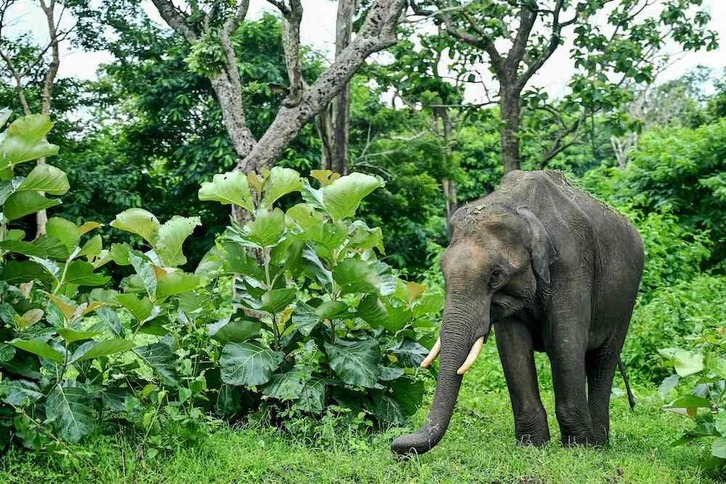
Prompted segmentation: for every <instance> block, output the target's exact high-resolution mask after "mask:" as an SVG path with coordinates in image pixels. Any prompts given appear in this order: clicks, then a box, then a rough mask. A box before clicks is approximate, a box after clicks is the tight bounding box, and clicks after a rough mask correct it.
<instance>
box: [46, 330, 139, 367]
mask: <svg viewBox="0 0 726 484" xmlns="http://www.w3.org/2000/svg"><path fill="white" fill-rule="evenodd" d="M59 332H60V331H59ZM134 346H135V345H134V342H133V341H130V340H127V339H107V340H104V341H88V342H86V343H83V344H82V345H81V346H79V347H78V349H77V350H76V351H75V353H73V358H72V360H71V361H72V362H76V361H83V360H92V359H94V358H100V357H102V356H109V355H113V354H115V353H121V352H123V351H128V350H130V349H133V347H134Z"/></svg>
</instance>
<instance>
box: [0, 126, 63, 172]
mask: <svg viewBox="0 0 726 484" xmlns="http://www.w3.org/2000/svg"><path fill="white" fill-rule="evenodd" d="M52 127H53V123H52V122H51V121H50V118H49V117H48V116H46V115H42V114H33V115H30V116H25V117H22V118H19V119H16V120H15V121H13V123H12V124H11V125H10V126H8V129H7V131H6V132H5V137H4V138H2V140H1V141H0V170H5V169H7V168H12V167H13V166H15V165H17V164H18V163H23V162H26V161H31V160H36V159H38V158H42V157H44V156H52V155H54V154H56V153H58V146H56V145H52V144H50V143H48V141H47V140H46V139H45V135H46V134H47V133H48V131H50V129H51V128H52Z"/></svg>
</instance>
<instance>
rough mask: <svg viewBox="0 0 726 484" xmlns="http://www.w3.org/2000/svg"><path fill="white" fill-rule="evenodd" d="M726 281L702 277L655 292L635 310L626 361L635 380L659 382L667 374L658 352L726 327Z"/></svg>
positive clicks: (624, 359)
mask: <svg viewBox="0 0 726 484" xmlns="http://www.w3.org/2000/svg"><path fill="white" fill-rule="evenodd" d="M723 314H726V278H724V277H723V276H708V275H701V276H697V277H695V278H694V279H693V280H692V281H690V282H686V281H683V282H680V283H678V284H676V285H674V286H672V287H664V288H661V289H658V290H656V291H654V292H653V294H652V295H651V297H650V299H649V301H648V302H646V303H642V301H641V303H639V304H638V306H637V307H636V308H635V312H634V314H633V320H632V323H631V327H630V331H629V333H628V337H627V339H626V341H625V348H624V350H623V355H622V358H623V362H624V363H625V366H626V367H627V368H628V371H629V372H630V373H631V375H632V376H633V378H635V379H636V380H641V381H647V382H652V383H656V384H658V383H660V382H661V380H662V379H663V378H664V377H666V376H667V375H668V370H667V369H664V368H663V367H662V365H661V364H660V363H661V358H660V355H659V353H658V350H659V349H661V348H665V347H671V346H673V347H686V346H689V345H690V342H691V341H692V340H693V338H695V337H697V336H698V335H701V334H704V333H705V332H707V331H712V330H717V329H718V328H719V327H721V326H723V319H722V315H723Z"/></svg>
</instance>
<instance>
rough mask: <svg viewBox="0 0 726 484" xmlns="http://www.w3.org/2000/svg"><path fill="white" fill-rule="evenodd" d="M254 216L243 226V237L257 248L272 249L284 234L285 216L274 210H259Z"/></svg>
mask: <svg viewBox="0 0 726 484" xmlns="http://www.w3.org/2000/svg"><path fill="white" fill-rule="evenodd" d="M255 215H256V216H255V219H254V220H253V221H251V222H249V223H247V225H245V232H246V234H245V235H246V236H247V237H248V238H249V240H251V241H252V242H254V243H255V244H256V245H257V246H259V247H274V246H275V245H277V244H278V243H279V242H280V238H281V237H282V234H283V233H285V214H284V213H283V212H282V210H280V209H279V208H276V209H274V210H262V209H261V210H258V211H257V213H256V214H255Z"/></svg>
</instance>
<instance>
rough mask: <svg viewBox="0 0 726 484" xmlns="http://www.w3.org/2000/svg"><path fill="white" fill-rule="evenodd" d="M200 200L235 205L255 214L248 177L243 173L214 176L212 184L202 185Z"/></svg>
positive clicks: (234, 172)
mask: <svg viewBox="0 0 726 484" xmlns="http://www.w3.org/2000/svg"><path fill="white" fill-rule="evenodd" d="M199 200H203V201H213V202H221V203H222V204H224V205H230V204H234V205H237V206H240V207H243V208H245V209H247V210H249V211H250V212H254V210H255V207H254V205H252V193H250V187H249V184H248V183H247V175H245V174H244V173H242V172H241V171H231V172H228V173H222V174H217V175H214V177H213V178H212V181H211V182H204V183H202V187H201V188H200V189H199Z"/></svg>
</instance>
